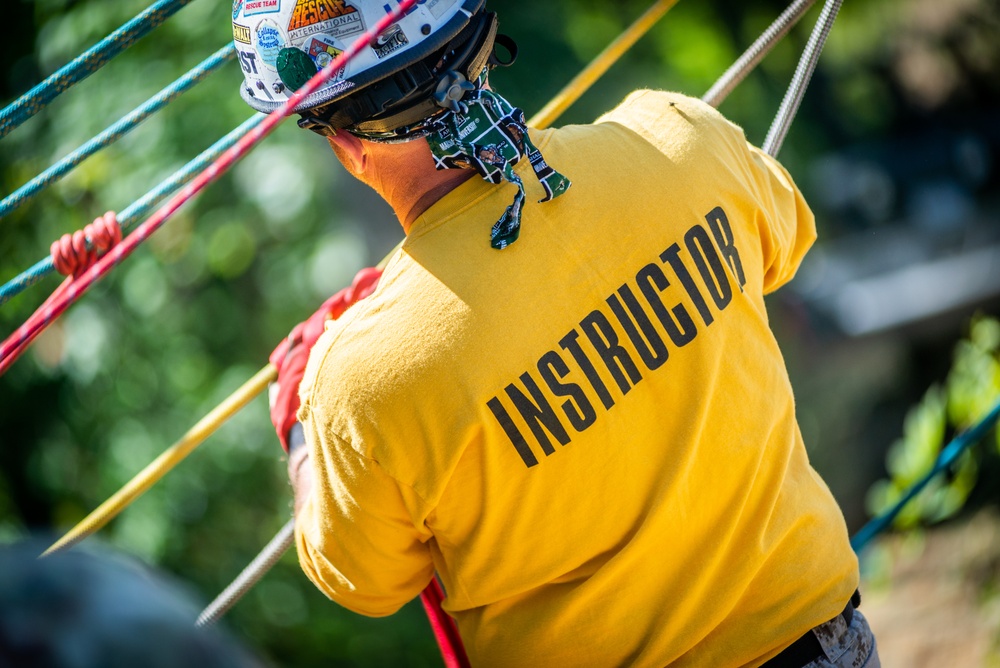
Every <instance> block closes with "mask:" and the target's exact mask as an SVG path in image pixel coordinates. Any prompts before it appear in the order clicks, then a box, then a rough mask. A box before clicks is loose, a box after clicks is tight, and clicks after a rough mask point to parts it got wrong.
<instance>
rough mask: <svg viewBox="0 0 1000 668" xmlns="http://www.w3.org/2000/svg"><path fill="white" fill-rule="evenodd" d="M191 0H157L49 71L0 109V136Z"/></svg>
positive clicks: (94, 70)
mask: <svg viewBox="0 0 1000 668" xmlns="http://www.w3.org/2000/svg"><path fill="white" fill-rule="evenodd" d="M189 2H191V0H159V2H157V3H156V4H154V5H151V6H150V7H147V8H146V10H145V11H144V12H142V13H141V14H139V15H138V16H136V17H135V18H133V19H132V20H131V21H129V22H128V23H126V24H125V25H123V26H121V27H120V28H118V30H116V31H114V32H113V33H111V34H110V35H108V36H107V37H105V38H104V39H103V40H101V41H100V42H98V43H97V44H95V45H94V46H92V47H90V49H88V50H87V51H84V52H83V53H82V54H80V55H79V56H77V57H76V58H75V59H74V60H73V61H72V62H70V63H68V64H67V65H64V66H63V67H62V68H60V69H59V71H58V72H56V73H54V74H51V75H49V77H48V78H46V79H45V81H43V82H42V83H40V84H38V85H37V86H35V87H34V88H32V89H31V90H29V91H28V92H27V93H25V94H24V95H22V96H21V97H20V98H18V99H17V100H16V101H15V102H14V103H12V104H11V105H10V106H8V107H7V108H5V109H4V110H3V111H0V138H3V137H5V136H6V135H7V133H9V132H10V131H11V130H13V129H14V128H16V127H17V126H19V125H21V123H24V122H25V121H26V120H28V119H29V118H31V117H32V116H34V115H35V114H37V113H38V112H39V111H41V110H42V109H44V108H45V107H46V106H48V104H49V102H51V101H52V100H54V99H55V98H56V96H58V95H59V93H62V92H63V91H64V90H66V89H68V88H70V87H71V86H73V85H74V84H77V83H79V82H81V81H83V80H84V79H86V78H87V77H88V76H90V75H91V74H93V73H94V72H96V71H97V70H99V69H101V68H102V67H103V66H104V65H105V64H106V63H107V62H108V61H110V60H111V59H112V58H114V57H115V56H117V55H118V54H120V53H121V52H122V51H124V50H125V49H127V48H129V47H130V46H132V45H133V44H135V43H136V42H137V41H138V40H139V39H141V38H142V37H145V36H146V35H147V34H149V32H150V31H151V30H153V28H155V27H157V26H158V25H160V24H161V23H163V22H164V21H166V20H167V19H168V18H170V16H172V15H173V14H175V13H176V12H177V10H178V9H180V8H181V7H183V6H184V5H186V4H188V3H189Z"/></svg>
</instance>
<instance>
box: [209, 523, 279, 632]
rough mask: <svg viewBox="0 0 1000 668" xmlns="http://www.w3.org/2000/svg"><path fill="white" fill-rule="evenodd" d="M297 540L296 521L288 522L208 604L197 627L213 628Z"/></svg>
mask: <svg viewBox="0 0 1000 668" xmlns="http://www.w3.org/2000/svg"><path fill="white" fill-rule="evenodd" d="M294 540H295V520H288V522H287V523H286V524H285V526H283V527H281V530H280V531H278V533H277V535H276V536H275V537H274V538H272V539H271V542H269V543H268V544H267V545H265V546H264V549H263V550H261V551H260V554H258V555H257V556H256V557H254V559H253V561H251V562H250V564H249V565H248V566H247V567H246V568H244V569H243V572H242V573H240V574H239V575H238V576H236V579H235V580H233V581H232V582H231V583H230V585H229V586H228V587H226V588H225V589H223V590H222V593H221V594H219V595H218V596H216V597H215V600H214V601H212V602H211V603H209V604H208V607H207V608H205V609H204V610H203V611H202V613H201V614H200V615H198V621H196V622H195V623H194V625H195V626H199V627H200V626H211V625H212V624H214V623H215V622H217V621H219V619H220V618H221V617H222V616H223V615H224V614H226V613H227V612H229V609H230V608H232V607H233V606H234V605H235V604H236V602H237V601H239V600H240V599H241V598H243V597H244V596H245V595H246V593H247V592H248V591H250V589H252V588H253V586H254V585H255V584H257V583H258V582H260V579H261V578H262V577H264V574H265V573H267V572H268V571H269V570H271V569H272V568H273V567H274V565H275V564H276V563H278V560H279V559H281V557H282V555H284V554H285V552H287V551H288V548H290V547H291V546H292V543H293V542H294Z"/></svg>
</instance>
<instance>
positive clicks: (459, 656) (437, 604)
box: [420, 578, 471, 668]
mask: <svg viewBox="0 0 1000 668" xmlns="http://www.w3.org/2000/svg"><path fill="white" fill-rule="evenodd" d="M442 601H444V590H443V589H442V588H441V583H440V582H438V581H437V578H434V579H433V580H431V583H430V584H429V585H427V588H426V589H424V590H423V591H422V592H421V593H420V602H421V603H423V604H424V611H425V612H426V613H427V619H428V620H430V623H431V628H432V629H434V637H435V638H437V642H438V647H440V648H441V656H442V657H443V658H444V666H445V668H471V664H470V663H469V657H468V656H466V655H465V645H463V644H462V636H460V635H458V626H457V625H456V624H455V620H454V619H452V617H451V615H449V614H448V613H446V612H445V611H444V610H443V609H442V608H441V602H442Z"/></svg>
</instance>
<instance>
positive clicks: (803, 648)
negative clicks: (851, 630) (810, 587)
mask: <svg viewBox="0 0 1000 668" xmlns="http://www.w3.org/2000/svg"><path fill="white" fill-rule="evenodd" d="M860 605H861V593H860V592H859V591H858V590H857V589H855V590H854V594H853V595H851V600H850V601H848V602H847V605H846V606H844V611H843V612H842V613H840V614H839V615H837V616H838V617H843V618H844V621H845V622H846V623H847V626H850V625H851V621H853V620H854V609H855V608H857V607H858V606H860ZM836 618H837V617H834V618H833V619H836ZM830 621H833V620H830ZM822 655H823V646H822V645H820V644H819V640H817V639H816V634H814V633H813V632H812V631H811V630H809V631H806V632H805V634H803V636H802V637H801V638H799V639H798V640H796V641H795V642H793V643H792V644H791V645H789V646H788V647H786V648H785V649H783V650H781V653H780V654H778V655H777V656H775V657H772V658H771V659H769V660H768V661H767V662H765V663H764V664H763V665H762V666H761V668H802V666H805V665H806V664H808V663H809V662H810V661H813V660H815V659H816V658H817V657H819V656H822Z"/></svg>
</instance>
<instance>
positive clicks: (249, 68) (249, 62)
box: [236, 49, 258, 78]
mask: <svg viewBox="0 0 1000 668" xmlns="http://www.w3.org/2000/svg"><path fill="white" fill-rule="evenodd" d="M236 55H237V56H239V61H240V67H242V68H243V71H244V72H246V73H247V74H258V72H257V54H256V53H254V52H253V51H240V50H239V49H237V51H236ZM247 78H249V77H247Z"/></svg>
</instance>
